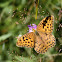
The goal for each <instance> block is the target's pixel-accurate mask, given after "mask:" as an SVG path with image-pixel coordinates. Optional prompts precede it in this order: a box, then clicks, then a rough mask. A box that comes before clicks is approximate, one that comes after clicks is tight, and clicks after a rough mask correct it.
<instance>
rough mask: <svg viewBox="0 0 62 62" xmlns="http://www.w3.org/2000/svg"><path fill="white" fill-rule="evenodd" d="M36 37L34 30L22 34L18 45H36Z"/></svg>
mask: <svg viewBox="0 0 62 62" xmlns="http://www.w3.org/2000/svg"><path fill="white" fill-rule="evenodd" d="M34 39H35V34H34V33H33V32H30V33H27V34H25V35H23V36H21V37H20V38H19V39H18V41H17V43H16V45H17V46H18V47H31V48H33V47H34Z"/></svg>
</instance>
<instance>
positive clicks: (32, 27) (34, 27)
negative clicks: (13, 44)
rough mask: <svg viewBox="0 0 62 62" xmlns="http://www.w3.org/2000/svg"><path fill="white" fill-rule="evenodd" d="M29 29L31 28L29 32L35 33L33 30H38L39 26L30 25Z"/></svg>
mask: <svg viewBox="0 0 62 62" xmlns="http://www.w3.org/2000/svg"><path fill="white" fill-rule="evenodd" d="M28 28H29V32H33V30H32V29H35V30H36V28H37V25H36V24H32V25H31V24H30V25H28Z"/></svg>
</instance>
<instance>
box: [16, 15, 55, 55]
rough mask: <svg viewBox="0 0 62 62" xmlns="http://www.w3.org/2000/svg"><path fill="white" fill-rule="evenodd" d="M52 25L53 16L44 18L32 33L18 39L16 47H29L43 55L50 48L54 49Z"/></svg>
mask: <svg viewBox="0 0 62 62" xmlns="http://www.w3.org/2000/svg"><path fill="white" fill-rule="evenodd" d="M53 24H54V16H53V15H51V16H48V17H45V18H44V19H43V20H42V21H40V23H39V24H38V26H37V28H36V30H35V31H34V32H28V33H27V34H25V35H23V36H21V37H19V38H18V41H17V43H16V46H18V47H30V48H34V50H35V51H36V52H37V53H41V54H43V53H45V52H47V50H48V49H49V48H51V47H54V46H55V44H56V42H55V37H54V36H53V35H52V32H53V29H54V27H53Z"/></svg>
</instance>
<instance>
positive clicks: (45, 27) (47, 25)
mask: <svg viewBox="0 0 62 62" xmlns="http://www.w3.org/2000/svg"><path fill="white" fill-rule="evenodd" d="M53 20H54V17H53V16H48V17H45V18H44V19H43V20H42V21H40V23H39V24H38V26H37V31H40V32H45V33H52V31H53Z"/></svg>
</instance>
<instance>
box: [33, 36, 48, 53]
mask: <svg viewBox="0 0 62 62" xmlns="http://www.w3.org/2000/svg"><path fill="white" fill-rule="evenodd" d="M34 49H35V51H36V52H37V53H41V54H43V53H45V52H46V51H47V50H48V47H47V45H45V44H44V43H43V40H42V38H40V37H39V36H36V41H35V47H34Z"/></svg>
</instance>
